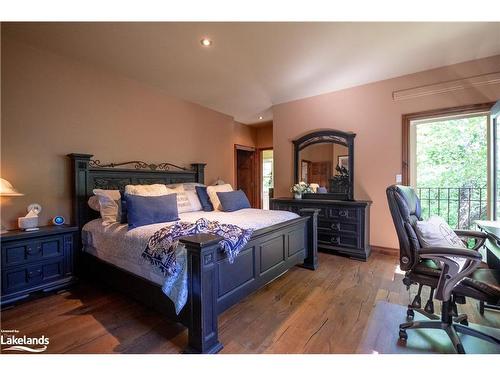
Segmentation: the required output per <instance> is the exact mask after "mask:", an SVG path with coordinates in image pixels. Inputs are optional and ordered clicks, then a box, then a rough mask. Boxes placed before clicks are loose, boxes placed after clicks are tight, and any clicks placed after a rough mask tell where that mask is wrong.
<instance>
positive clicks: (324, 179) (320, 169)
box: [308, 161, 332, 187]
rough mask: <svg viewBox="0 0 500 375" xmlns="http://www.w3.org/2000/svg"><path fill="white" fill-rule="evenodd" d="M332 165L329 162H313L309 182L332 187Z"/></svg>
mask: <svg viewBox="0 0 500 375" xmlns="http://www.w3.org/2000/svg"><path fill="white" fill-rule="evenodd" d="M331 165H332V163H331V162H329V161H318V162H312V163H311V168H310V171H309V176H308V182H309V183H316V184H319V186H324V187H328V186H330V184H329V180H330V178H331Z"/></svg>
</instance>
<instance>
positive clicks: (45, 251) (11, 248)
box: [2, 235, 64, 269]
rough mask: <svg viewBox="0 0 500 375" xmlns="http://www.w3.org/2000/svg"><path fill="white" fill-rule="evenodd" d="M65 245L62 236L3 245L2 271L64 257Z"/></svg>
mask: <svg viewBox="0 0 500 375" xmlns="http://www.w3.org/2000/svg"><path fill="white" fill-rule="evenodd" d="M63 244H64V236H62V235H60V236H50V237H46V238H43V237H41V238H37V239H34V240H32V241H22V242H21V241H20V242H17V241H16V242H12V243H5V244H2V269H3V268H7V267H10V266H17V265H21V264H26V263H31V262H36V261H40V260H44V259H51V258H56V257H62V256H63V254H64V246H63Z"/></svg>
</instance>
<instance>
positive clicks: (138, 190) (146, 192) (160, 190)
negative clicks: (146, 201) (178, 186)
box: [125, 184, 171, 197]
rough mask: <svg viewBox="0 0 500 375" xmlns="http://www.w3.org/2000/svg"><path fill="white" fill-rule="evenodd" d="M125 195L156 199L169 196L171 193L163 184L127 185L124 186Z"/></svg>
mask: <svg viewBox="0 0 500 375" xmlns="http://www.w3.org/2000/svg"><path fill="white" fill-rule="evenodd" d="M125 194H130V195H140V196H143V197H157V196H159V195H167V194H171V192H169V189H167V187H166V186H165V185H163V184H152V185H127V186H125Z"/></svg>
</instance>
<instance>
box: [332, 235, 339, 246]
mask: <svg viewBox="0 0 500 375" xmlns="http://www.w3.org/2000/svg"><path fill="white" fill-rule="evenodd" d="M330 241H331V242H332V243H333V244H336V245H338V244H339V237H338V236H333V237H332V238H331V239H330Z"/></svg>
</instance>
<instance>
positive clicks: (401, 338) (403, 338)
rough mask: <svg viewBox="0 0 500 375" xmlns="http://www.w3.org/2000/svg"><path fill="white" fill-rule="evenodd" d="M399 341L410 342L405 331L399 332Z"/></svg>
mask: <svg viewBox="0 0 500 375" xmlns="http://www.w3.org/2000/svg"><path fill="white" fill-rule="evenodd" d="M399 339H400V340H402V341H406V340H408V334H407V333H406V331H405V330H404V329H400V330H399Z"/></svg>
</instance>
